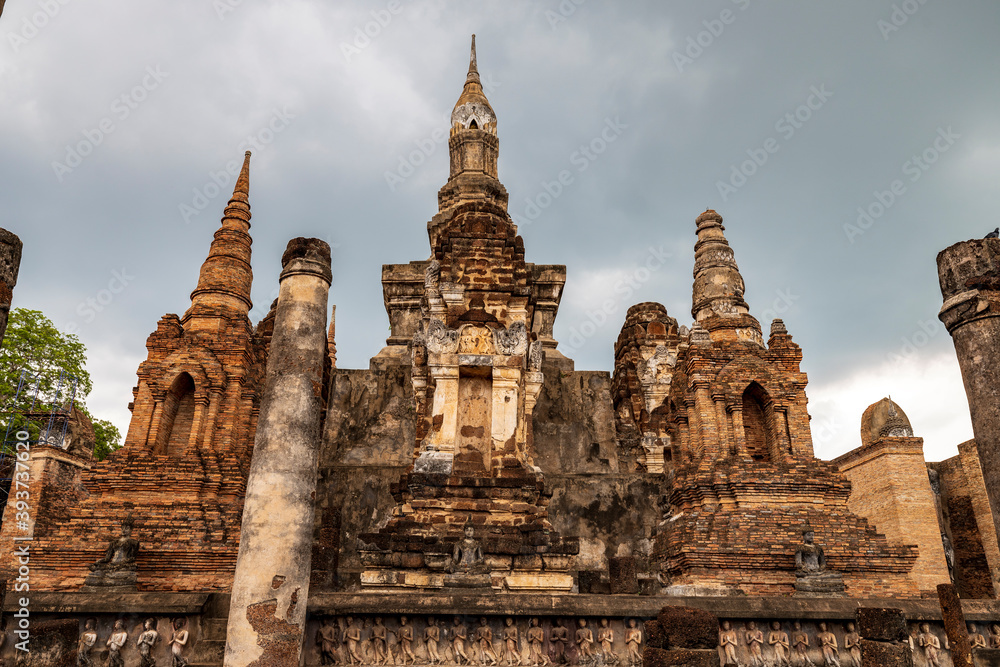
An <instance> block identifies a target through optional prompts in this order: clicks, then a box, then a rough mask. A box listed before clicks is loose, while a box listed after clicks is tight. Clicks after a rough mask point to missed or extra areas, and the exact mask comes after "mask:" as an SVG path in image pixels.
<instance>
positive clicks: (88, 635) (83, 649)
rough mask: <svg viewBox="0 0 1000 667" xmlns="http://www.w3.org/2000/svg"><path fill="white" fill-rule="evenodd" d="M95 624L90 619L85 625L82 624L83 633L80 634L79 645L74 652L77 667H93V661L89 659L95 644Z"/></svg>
mask: <svg viewBox="0 0 1000 667" xmlns="http://www.w3.org/2000/svg"><path fill="white" fill-rule="evenodd" d="M96 624H97V622H96V621H95V620H94V619H92V618H88V619H87V621H86V623H84V628H83V632H81V633H80V645H79V646H78V647H77V652H76V664H77V667H93V665H94V661H93V659H92V658H91V657H90V652H91V651H93V650H94V645H95V644H97V630H96V629H95V626H96Z"/></svg>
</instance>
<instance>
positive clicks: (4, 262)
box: [0, 2, 22, 343]
mask: <svg viewBox="0 0 1000 667" xmlns="http://www.w3.org/2000/svg"><path fill="white" fill-rule="evenodd" d="M0 7H3V3H2V2H0ZM21 247H22V246H21V239H19V238H17V234H14V233H13V232H8V231H7V230H6V229H0V343H3V337H4V334H5V333H6V332H7V316H8V315H9V314H10V302H11V300H12V299H13V298H14V285H16V284H17V271H18V269H19V268H20V267H21Z"/></svg>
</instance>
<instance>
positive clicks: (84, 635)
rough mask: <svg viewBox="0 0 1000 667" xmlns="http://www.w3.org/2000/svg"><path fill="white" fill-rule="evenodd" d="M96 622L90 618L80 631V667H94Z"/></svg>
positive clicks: (77, 654) (78, 662)
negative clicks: (93, 651)
mask: <svg viewBox="0 0 1000 667" xmlns="http://www.w3.org/2000/svg"><path fill="white" fill-rule="evenodd" d="M96 624H97V623H96V621H95V620H94V619H92V618H88V619H87V622H86V623H85V624H84V628H83V632H81V633H80V646H79V648H78V649H77V652H76V664H77V665H78V666H79V667H93V664H94V661H93V660H92V659H91V657H90V652H91V651H92V650H93V649H94V644H96V643H97V630H95V629H94V627H95V626H96ZM4 634H6V633H4Z"/></svg>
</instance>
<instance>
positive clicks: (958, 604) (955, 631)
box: [937, 584, 972, 667]
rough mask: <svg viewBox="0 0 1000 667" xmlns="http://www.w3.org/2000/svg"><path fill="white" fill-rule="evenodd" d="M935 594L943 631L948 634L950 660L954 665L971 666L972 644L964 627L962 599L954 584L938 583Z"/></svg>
mask: <svg viewBox="0 0 1000 667" xmlns="http://www.w3.org/2000/svg"><path fill="white" fill-rule="evenodd" d="M937 594H938V601H939V602H940V603H941V618H943V619H944V632H945V634H946V635H948V644H949V645H950V646H951V662H952V664H953V665H954V666H955V667H972V645H971V644H970V643H969V631H968V629H966V627H965V615H964V614H963V613H962V601H961V600H959V599H958V593H957V592H955V585H954V584H939V585H938V587H937Z"/></svg>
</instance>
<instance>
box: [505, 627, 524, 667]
mask: <svg viewBox="0 0 1000 667" xmlns="http://www.w3.org/2000/svg"><path fill="white" fill-rule="evenodd" d="M504 623H505V624H506V627H505V628H504V629H503V643H504V653H506V656H507V665H508V667H510V665H512V664H513V662H512V661H514V660H516V661H517V664H518V665H520V664H521V649H520V648H518V645H517V626H516V625H514V619H513V618H511V617H510V616H508V617H507V620H506V621H504Z"/></svg>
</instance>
